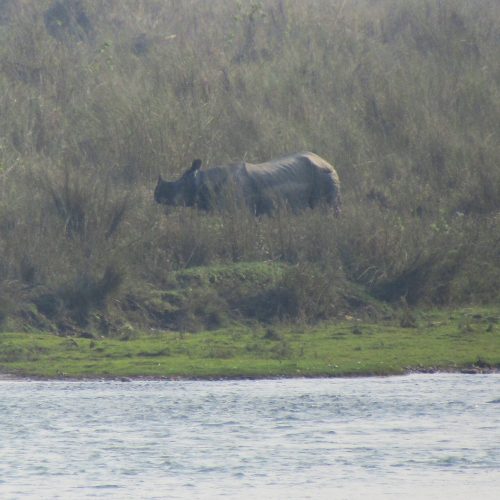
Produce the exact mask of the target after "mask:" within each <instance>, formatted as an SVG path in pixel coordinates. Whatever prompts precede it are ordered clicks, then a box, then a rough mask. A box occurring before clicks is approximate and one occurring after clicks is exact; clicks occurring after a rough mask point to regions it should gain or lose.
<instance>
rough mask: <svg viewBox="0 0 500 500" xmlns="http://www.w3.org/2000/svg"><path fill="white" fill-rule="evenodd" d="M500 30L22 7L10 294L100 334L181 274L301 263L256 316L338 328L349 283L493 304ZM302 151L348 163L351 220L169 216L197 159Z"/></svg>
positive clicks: (10, 51) (404, 9)
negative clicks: (91, 323)
mask: <svg viewBox="0 0 500 500" xmlns="http://www.w3.org/2000/svg"><path fill="white" fill-rule="evenodd" d="M499 19H500V7H499V6H498V5H497V3H496V2H491V1H489V0H479V3H477V2H476V3H475V4H474V5H472V4H471V3H470V2H467V1H466V0H453V1H452V0H443V1H441V2H438V3H436V2H432V1H430V0H425V1H422V0H409V1H407V2H398V1H394V0H381V1H379V2H373V1H370V0H360V1H358V2H348V3H346V4H345V5H344V4H342V5H340V4H338V3H336V2H302V1H299V0H280V1H277V2H276V1H271V0H258V1H256V2H252V3H249V4H245V3H239V2H227V1H225V0H212V1H211V2H204V1H203V0H186V1H183V2H177V1H174V0H171V1H170V0H169V1H165V2H156V1H149V0H141V1H133V2H132V1H130V0H126V1H122V0H120V1H118V0H108V1H106V2H95V1H90V0H80V1H73V0H65V1H58V2H55V1H53V0H43V1H40V2H25V1H22V0H10V1H9V2H3V4H2V7H0V41H2V42H4V43H1V44H0V110H1V113H0V128H1V130H2V134H1V136H0V191H1V196H0V252H1V255H2V262H1V263H0V280H1V281H0V282H2V283H7V282H8V283H14V282H15V283H18V284H19V286H20V287H21V288H23V287H24V288H23V290H24V291H23V293H24V294H25V295H24V297H26V300H27V301H28V302H29V301H32V303H33V301H35V302H34V303H35V304H36V306H37V307H38V309H39V310H40V311H42V312H41V313H40V314H42V313H43V314H47V315H48V316H49V317H60V316H61V315H63V316H64V315H69V317H71V318H72V321H77V322H79V323H81V324H84V323H85V322H86V321H87V320H88V317H89V316H90V315H91V311H92V310H93V309H100V310H106V307H107V304H109V300H107V299H109V298H110V297H116V298H120V297H123V296H126V295H127V294H128V295H130V294H131V293H133V290H135V289H137V288H141V287H143V288H144V287H146V288H147V287H149V286H152V287H156V288H159V289H164V288H168V287H170V286H171V277H172V275H173V273H175V272H177V271H179V270H182V269H186V268H193V267H197V266H217V265H229V264H234V263H237V264H239V263H244V262H268V261H271V262H280V263H286V264H287V265H289V266H290V267H288V268H287V271H286V273H285V276H284V277H283V281H282V282H281V284H280V285H276V284H275V285H276V286H274V285H273V286H268V284H269V283H268V282H266V285H265V286H262V287H261V289H258V290H255V291H254V293H252V291H251V290H247V291H246V293H247V295H246V299H247V300H246V301H244V300H243V297H242V295H241V294H240V296H239V299H238V300H239V304H240V305H241V307H242V308H243V310H244V311H245V312H244V315H248V314H249V313H250V311H251V310H252V308H254V310H255V314H256V317H258V318H259V319H266V320H270V319H271V318H276V317H282V318H284V317H286V318H288V319H290V318H293V319H303V318H309V319H314V318H316V317H318V318H322V317H329V316H331V315H335V314H338V313H339V311H341V310H342V309H343V307H344V306H343V305H342V304H343V298H342V297H343V295H342V288H343V287H344V288H345V290H348V289H350V287H352V286H361V287H362V288H363V289H364V291H366V292H368V293H369V294H371V295H372V296H373V297H375V298H377V299H380V300H384V301H387V302H390V303H395V304H398V303H400V300H401V298H404V300H405V301H406V303H408V304H409V305H410V306H412V305H415V304H421V303H428V302H432V303H436V304H453V303H459V302H467V301H491V300H495V299H496V298H498V286H497V283H498V272H497V270H498V269H499V267H500V266H499V255H498V251H497V248H498V246H499V245H498V242H497V241H495V238H494V236H492V235H495V234H497V233H498V213H499V211H500V169H498V165H499V163H500V161H499V160H500V146H499V145H500V136H499V128H498V123H499V122H500V111H499V110H500V105H499V99H500V97H499V96H500V92H499V83H498V82H499V81H500V78H499V75H500V61H499V58H498V55H497V52H498V51H497V45H498V37H499V36H500V33H499V28H498V26H499V25H500V23H499V22H498V21H499ZM304 149H306V150H313V151H315V152H317V153H318V154H320V155H321V156H324V157H325V158H326V159H327V160H329V161H331V162H332V163H334V164H335V165H336V167H337V168H338V171H339V175H340V177H341V180H342V191H343V199H344V211H343V214H342V217H341V218H339V219H335V218H333V217H332V216H331V215H329V214H325V213H324V212H321V211H320V210H318V211H309V212H305V213H303V214H299V215H294V214H289V213H286V211H283V212H282V213H279V214H278V215H276V216H275V217H272V218H271V217H263V218H261V219H255V218H254V217H252V216H250V215H249V214H248V213H246V212H243V211H238V210H235V211H232V212H231V213H223V214H201V213H197V212H196V211H194V210H189V209H178V210H175V211H173V213H170V214H169V215H168V216H166V215H165V214H164V213H163V210H162V209H161V208H160V207H158V206H154V203H153V200H152V190H153V188H154V183H155V180H156V178H157V175H158V173H160V172H161V173H162V174H163V175H164V176H165V177H168V178H176V176H178V175H179V174H180V173H181V172H183V171H184V170H185V169H186V167H187V166H189V165H190V164H191V162H192V160H193V158H202V159H203V161H204V164H208V165H214V164H220V163H226V162H232V161H235V160H241V159H244V160H248V161H254V162H257V161H260V160H266V159H269V158H271V157H275V156H279V155H282V154H284V153H289V152H293V151H298V150H304ZM203 293H210V292H208V291H207V290H205V291H204V292H203ZM218 294H219V292H217V293H216V294H215V295H212V299H213V300H212V299H210V300H209V301H208V302H210V303H211V304H213V309H214V311H215V310H216V309H217V308H218V307H220V308H221V310H223V309H224V308H225V307H226V306H227V307H231V300H230V299H231V298H230V297H229V296H227V295H224V294H223V295H221V296H220V297H219V295H218ZM344 295H345V294H344ZM215 296H217V297H219V298H221V300H222V302H219V299H217V300H215V298H214V297H215ZM23 300H24V299H23ZM200 302H201V303H203V300H201V301H200ZM245 304H246V305H245ZM0 309H1V310H2V311H5V312H4V313H3V315H4V316H5V315H8V314H16V313H15V312H14V313H12V312H9V311H14V310H15V308H13V307H12V305H10V303H8V301H7V302H5V301H4V305H3V306H0ZM197 314H198V313H196V314H195V316H196V315H197ZM188 316H189V314H187V313H186V318H187V317H188ZM223 317H225V313H224V314H223V315H222V316H221V318H222V319H220V320H215V321H214V324H216V323H217V322H220V321H222V320H223ZM85 318H87V319H85ZM186 321H188V320H187V319H186ZM190 321H191V320H190ZM178 323H179V325H181V323H182V321H181V320H179V322H178ZM181 326H182V325H181Z"/></svg>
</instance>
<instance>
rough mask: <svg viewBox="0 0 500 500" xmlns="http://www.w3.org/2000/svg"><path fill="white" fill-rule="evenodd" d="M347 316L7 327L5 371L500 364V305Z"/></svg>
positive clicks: (258, 371)
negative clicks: (108, 327) (151, 327)
mask: <svg viewBox="0 0 500 500" xmlns="http://www.w3.org/2000/svg"><path fill="white" fill-rule="evenodd" d="M413 319H414V321H413V322H412V324H411V326H405V327H403V326H401V323H402V322H401V320H399V321H396V320H394V319H392V320H388V321H378V322H373V323H369V322H363V321H360V320H357V319H356V318H352V317H347V318H344V319H342V320H341V321H330V322H327V323H323V324H320V325H316V326H304V325H291V326H286V325H280V326H273V327H263V326H256V327H255V328H253V327H249V326H242V325H234V326H229V327H225V328H223V329H219V330H214V331H210V332H208V331H207V332H198V333H186V332H184V333H180V332H160V331H154V332H148V333H139V332H128V333H127V334H126V335H125V334H122V335H121V336H117V337H114V338H105V337H100V338H92V339H90V338H82V337H61V336H57V335H54V334H50V333H43V332H32V333H1V334H0V373H2V374H9V375H15V376H23V377H41V378H61V377H62V378H66V377H68V378H114V377H118V378H120V377H125V378H128V377H147V378H188V379H218V378H270V377H320V376H327V377H340V376H367V375H398V374H404V373H408V372H415V371H417V372H430V371H468V372H472V373H474V372H488V371H495V370H498V369H499V368H500V335H499V333H500V324H499V322H500V313H499V310H498V308H482V309H477V308H476V309H461V310H454V311H442V310H441V311H426V312H420V313H418V314H417V313H415V316H414V318H413Z"/></svg>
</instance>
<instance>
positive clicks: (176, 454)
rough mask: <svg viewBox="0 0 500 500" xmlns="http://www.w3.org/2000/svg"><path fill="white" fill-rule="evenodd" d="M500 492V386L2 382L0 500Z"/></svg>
mask: <svg viewBox="0 0 500 500" xmlns="http://www.w3.org/2000/svg"><path fill="white" fill-rule="evenodd" d="M498 491H500V375H498V374H493V375H456V374H454V375H451V374H446V375H445V374H433V375H410V376H405V377H389V378H354V379H307V380H305V379H288V380H261V381H222V382H200V381H133V382H118V381H79V382H76V381H28V380H0V498H2V499H16V498H22V499H25V498H33V499H37V500H38V499H45V498H46V499H53V498H61V499H71V498H76V499H77V498H116V499H129V498H130V499H132V498H134V499H135V498H151V499H153V498H169V499H187V498H231V499H232V498H253V497H260V498H263V499H264V498H266V499H267V498H277V499H278V498H295V499H305V498H318V499H322V498H325V499H326V498H328V499H330V498H335V499H344V498H345V499H349V500H350V499H356V498H363V499H367V498H370V499H373V498H394V499H396V498H397V499H400V498H422V499H424V498H440V499H446V498H450V499H467V500H470V499H471V498H480V499H481V500H487V499H493V498H495V499H496V498H498V496H497V495H498Z"/></svg>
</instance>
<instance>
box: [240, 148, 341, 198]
mask: <svg viewBox="0 0 500 500" xmlns="http://www.w3.org/2000/svg"><path fill="white" fill-rule="evenodd" d="M246 170H247V172H248V176H249V178H250V179H251V180H252V182H253V184H254V186H255V189H256V190H258V191H259V194H260V195H261V196H274V197H278V198H282V199H285V200H286V201H287V202H288V203H289V204H290V205H291V206H292V207H293V208H300V207H304V206H307V205H309V204H310V202H311V197H313V196H314V193H315V191H316V190H317V186H318V183H319V182H321V177H323V176H324V175H329V176H331V177H332V180H333V182H338V176H337V173H336V172H335V169H334V168H333V167H332V166H331V165H330V164H329V163H328V162H327V161H325V160H323V158H321V157H320V156H318V155H316V154H314V153H298V154H294V155H291V156H285V157H283V158H278V159H276V160H272V161H269V162H265V163H259V164H255V165H254V164H249V163H247V164H246Z"/></svg>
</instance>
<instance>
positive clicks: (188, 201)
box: [154, 160, 201, 207]
mask: <svg viewBox="0 0 500 500" xmlns="http://www.w3.org/2000/svg"><path fill="white" fill-rule="evenodd" d="M200 168H201V160H194V161H193V164H192V165H191V168H189V169H188V170H186V172H184V174H183V175H182V177H181V178H180V179H179V180H177V181H165V180H163V178H162V176H161V175H160V176H158V182H157V184H156V188H155V192H154V198H155V201H156V202H157V203H160V204H162V205H167V206H172V207H179V206H186V207H192V206H193V205H195V203H196V195H197V191H198V182H197V176H198V170H200Z"/></svg>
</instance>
